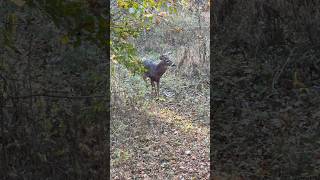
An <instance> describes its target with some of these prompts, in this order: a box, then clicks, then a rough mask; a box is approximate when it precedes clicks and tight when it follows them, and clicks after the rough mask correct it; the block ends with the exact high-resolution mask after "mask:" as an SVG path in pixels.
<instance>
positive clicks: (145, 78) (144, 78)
mask: <svg viewBox="0 0 320 180" xmlns="http://www.w3.org/2000/svg"><path fill="white" fill-rule="evenodd" d="M142 78H143V80H144V82H146V86H148V82H147V76H146V75H143V76H142Z"/></svg>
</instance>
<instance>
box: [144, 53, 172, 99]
mask: <svg viewBox="0 0 320 180" xmlns="http://www.w3.org/2000/svg"><path fill="white" fill-rule="evenodd" d="M143 65H144V67H145V68H146V69H147V72H146V73H145V74H144V75H143V79H144V80H145V81H146V79H147V78H150V82H151V86H152V93H153V91H154V90H155V95H156V96H159V89H160V88H159V84H160V78H161V77H162V75H163V74H164V73H165V72H166V70H167V69H168V66H175V64H174V63H173V62H172V61H170V59H169V57H168V56H167V55H166V54H165V55H161V56H160V63H159V64H156V63H154V62H152V61H149V60H146V61H143ZM155 83H156V84H157V88H156V89H155Z"/></svg>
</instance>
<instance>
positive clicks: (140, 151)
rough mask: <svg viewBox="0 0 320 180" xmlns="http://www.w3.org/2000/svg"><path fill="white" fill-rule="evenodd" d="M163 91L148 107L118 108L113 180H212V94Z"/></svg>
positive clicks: (113, 139) (113, 140)
mask: <svg viewBox="0 0 320 180" xmlns="http://www.w3.org/2000/svg"><path fill="white" fill-rule="evenodd" d="M192 84H193V83H192V82H190V84H188V85H192ZM188 85H187V86H188ZM189 87H190V86H189ZM163 89H164V90H163V92H162V96H161V98H160V99H159V100H155V99H153V98H149V100H148V97H150V96H146V101H147V103H146V105H145V106H144V107H137V105H134V104H133V105H131V106H130V105H128V107H129V106H130V110H128V109H127V110H124V109H125V108H123V109H119V108H116V109H114V110H113V113H112V119H113V120H112V127H111V130H112V132H111V145H112V146H111V152H112V155H111V159H112V160H111V161H112V163H111V176H112V179H209V168H210V159H209V150H210V149H209V141H210V140H209V138H210V134H209V111H210V109H209V96H208V95H207V96H206V95H204V94H205V93H199V91H196V90H194V91H193V90H191V89H190V88H188V87H186V89H188V91H189V93H191V94H192V95H193V96H192V97H191V96H189V95H186V96H185V95H182V94H176V95H175V96H172V97H169V96H166V93H165V91H166V87H164V88H163ZM191 91H193V92H191ZM184 94H185V93H184ZM199 104H201V105H202V106H200V108H199ZM125 111H127V112H125Z"/></svg>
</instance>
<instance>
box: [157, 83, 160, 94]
mask: <svg viewBox="0 0 320 180" xmlns="http://www.w3.org/2000/svg"><path fill="white" fill-rule="evenodd" d="M159 83H160V82H159V81H158V82H157V96H158V97H159V95H160V91H159V90H160V88H159Z"/></svg>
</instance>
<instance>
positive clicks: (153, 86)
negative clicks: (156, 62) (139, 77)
mask: <svg viewBox="0 0 320 180" xmlns="http://www.w3.org/2000/svg"><path fill="white" fill-rule="evenodd" d="M151 86H152V87H151V88H152V89H151V95H152V94H154V93H153V92H154V91H155V90H156V89H155V84H154V81H152V80H151Z"/></svg>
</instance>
